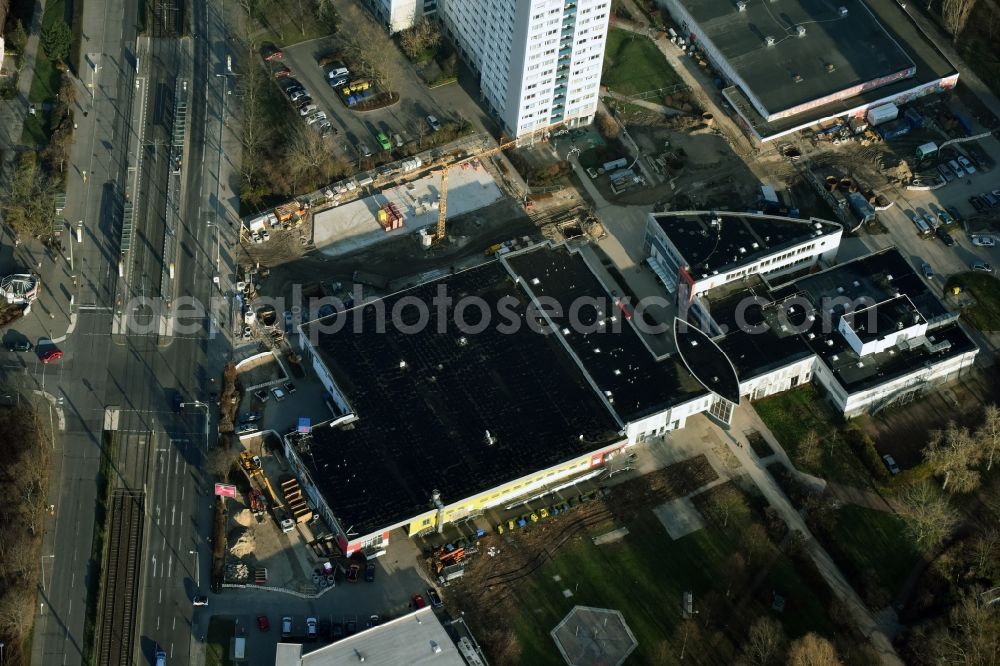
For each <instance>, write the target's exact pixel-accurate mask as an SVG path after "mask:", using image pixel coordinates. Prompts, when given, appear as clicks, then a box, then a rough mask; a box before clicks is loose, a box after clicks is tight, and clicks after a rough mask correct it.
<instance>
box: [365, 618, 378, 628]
mask: <svg viewBox="0 0 1000 666" xmlns="http://www.w3.org/2000/svg"><path fill="white" fill-rule="evenodd" d="M381 623H382V618H380V617H379V616H378V615H370V616H368V622H366V623H365V624H367V625H368V628H369V629H371V628H372V627H377V626H378V625H380V624H381Z"/></svg>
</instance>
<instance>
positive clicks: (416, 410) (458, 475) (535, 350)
mask: <svg viewBox="0 0 1000 666" xmlns="http://www.w3.org/2000/svg"><path fill="white" fill-rule="evenodd" d="M439 284H444V285H445V286H446V287H447V289H448V295H449V296H450V297H452V298H454V299H455V301H456V302H457V301H458V300H459V299H460V298H461V297H463V296H475V297H478V298H481V299H482V301H483V302H485V303H487V304H489V305H490V306H491V307H493V308H494V312H493V315H494V323H496V322H497V321H498V320H497V314H496V313H497V311H496V304H497V303H499V302H500V301H501V299H505V302H506V304H507V306H509V308H510V310H509V311H510V312H511V313H513V315H514V316H515V317H516V318H517V319H518V320H519V321H520V322H521V323H524V321H525V317H526V309H527V307H528V303H529V301H528V298H527V296H526V295H525V293H524V292H523V291H522V290H521V289H520V288H519V287H518V286H517V285H516V284H515V282H514V280H513V279H511V277H510V275H509V273H508V272H507V271H506V270H505V269H504V267H503V266H502V265H501V264H500V263H499V262H491V263H488V264H484V265H482V266H479V267H477V268H473V269H470V270H467V271H463V272H461V273H458V274H456V275H453V276H450V277H448V278H445V279H443V280H440V281H439V282H434V283H428V284H424V285H421V286H418V287H415V288H413V289H410V290H407V291H405V292H401V293H399V294H395V295H393V296H390V297H387V298H385V299H383V300H382V301H381V304H383V305H384V306H385V308H386V311H387V312H391V311H392V308H393V306H394V305H395V304H396V303H397V302H398V301H399V300H400V299H401V298H403V297H411V298H416V299H417V300H419V301H422V302H425V303H428V304H430V303H431V302H432V299H433V298H434V296H435V294H436V293H437V291H436V290H437V287H438V285H439ZM376 307H377V303H376V304H374V305H366V306H364V307H363V308H357V309H355V310H354V311H353V312H354V313H357V314H359V315H360V318H361V319H360V321H361V322H362V324H363V327H364V328H363V331H365V332H364V333H361V334H357V333H354V332H353V330H356V329H354V327H353V323H352V324H350V325H347V326H344V327H343V328H342V329H341V330H340V331H338V332H336V333H325V334H319V335H318V340H317V344H316V349H317V351H318V354H319V356H320V358H321V360H322V361H323V363H324V364H325V365H326V367H327V368H328V369H329V371H330V373H331V374H332V376H333V379H334V381H335V382H336V384H337V386H338V387H339V388H340V389H341V390H342V392H343V393H344V395H345V397H346V399H347V400H348V401H349V402H350V404H351V407H352V408H353V410H354V412H355V413H356V415H357V417H358V419H357V420H356V421H354V422H353V423H351V424H349V425H348V426H347V427H320V428H316V429H314V431H313V444H312V446H311V447H310V451H311V453H310V454H306V455H302V456H301V458H302V462H303V463H304V464H305V465H307V466H308V468H309V472H310V475H311V476H312V478H313V480H314V481H315V482H316V484H317V485H318V487H319V490H320V491H321V492H322V493H323V494H324V496H325V497H326V498H327V501H328V503H329V505H330V507H331V509H332V510H333V512H334V514H335V515H336V516H337V517H338V519H339V520H341V521H342V522H343V526H344V528H345V529H352V530H353V533H356V534H358V535H364V534H368V533H371V532H372V531H375V530H378V529H382V528H385V527H387V526H389V525H393V524H397V523H399V522H402V521H405V520H408V519H410V518H412V517H413V516H414V515H417V514H419V513H421V512H423V511H425V510H427V509H428V508H430V507H431V503H430V502H431V493H432V491H433V490H435V489H437V490H440V491H441V495H442V500H443V501H444V502H445V503H449V502H454V501H457V500H460V499H463V498H466V497H469V496H471V495H473V494H475V493H478V492H481V491H484V490H488V489H490V488H493V487H496V486H498V485H501V484H503V483H506V482H509V481H511V480H514V479H517V478H520V477H522V476H524V475H525V474H528V473H529V472H533V471H536V470H540V469H544V468H546V467H550V466H553V465H556V464H558V463H561V462H565V461H567V460H570V459H572V458H574V457H577V456H580V455H584V454H586V453H588V452H590V451H594V450H596V449H598V448H601V447H602V446H603V445H605V444H609V443H613V442H615V441H618V440H619V439H621V435H620V434H619V432H620V426H619V424H618V422H617V421H616V419H615V418H614V416H613V415H612V413H611V412H610V410H609V409H608V407H607V406H606V405H605V404H604V402H603V401H602V400H600V399H599V398H598V395H597V393H596V392H595V391H594V390H593V388H592V387H591V386H590V385H589V384H588V382H587V380H586V379H585V377H584V374H583V373H582V372H581V371H580V369H579V368H578V366H577V365H576V364H575V363H574V361H573V360H572V359H571V357H570V356H569V355H568V354H566V353H565V351H564V349H563V348H562V347H561V345H560V343H559V342H558V340H556V339H555V337H554V336H552V335H543V334H539V333H536V332H533V331H532V330H530V329H529V327H528V326H523V325H522V326H519V327H517V330H516V331H514V332H509V333H503V332H501V331H500V330H499V329H498V327H497V326H496V325H490V326H487V327H486V328H485V330H483V331H482V332H479V333H471V332H468V333H463V332H462V331H461V330H459V329H458V327H457V326H455V325H448V326H446V327H445V328H444V329H443V330H441V331H439V330H438V329H437V327H436V325H435V324H434V317H435V316H434V315H432V318H431V324H430V325H429V326H428V327H426V328H425V329H423V330H422V331H420V332H415V333H404V332H402V331H400V330H398V328H397V327H395V326H392V325H389V326H388V327H387V328H386V332H384V333H377V332H374V331H375V328H376ZM453 307H454V306H453V305H452V306H449V307H448V308H447V309H446V313H447V317H446V320H447V321H448V322H453V321H454V319H453V316H452V315H453V312H454V309H453ZM433 312H435V311H434V310H432V313H433ZM470 312H471V313H473V314H468V315H467V317H466V320H467V321H469V322H470V323H475V322H476V319H477V318H476V316H474V313H475V312H476V310H475V309H472V310H470ZM403 313H404V314H406V313H409V314H406V317H407V319H408V323H410V324H412V323H414V322H415V321H416V319H415V318H416V317H417V313H416V309H415V308H407V309H406V310H403ZM310 326H311V325H306V326H305V327H304V329H305V332H306V334H307V335H308V334H309V332H310V331H309V329H310ZM487 431H489V433H490V437H489V438H487V434H486V433H487ZM488 440H489V441H488Z"/></svg>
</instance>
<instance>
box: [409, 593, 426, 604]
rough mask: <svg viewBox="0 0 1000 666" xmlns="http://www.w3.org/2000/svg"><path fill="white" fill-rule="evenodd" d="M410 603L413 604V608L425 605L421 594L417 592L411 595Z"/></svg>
mask: <svg viewBox="0 0 1000 666" xmlns="http://www.w3.org/2000/svg"><path fill="white" fill-rule="evenodd" d="M410 603H411V604H413V606H414V607H415V608H423V607H424V606H426V605H427V602H426V601H424V598H423V596H422V595H421V594H420V593H419V592H415V593H414V594H413V596H412V597H410Z"/></svg>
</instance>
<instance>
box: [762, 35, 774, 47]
mask: <svg viewBox="0 0 1000 666" xmlns="http://www.w3.org/2000/svg"><path fill="white" fill-rule="evenodd" d="M764 43H766V44H767V45H768V46H774V36H773V35H768V36H767V37H765V38H764Z"/></svg>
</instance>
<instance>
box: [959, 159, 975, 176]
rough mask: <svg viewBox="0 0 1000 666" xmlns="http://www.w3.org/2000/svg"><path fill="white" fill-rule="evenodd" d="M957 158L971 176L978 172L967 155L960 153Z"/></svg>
mask: <svg viewBox="0 0 1000 666" xmlns="http://www.w3.org/2000/svg"><path fill="white" fill-rule="evenodd" d="M955 159H957V160H958V163H959V164H961V165H962V168H963V169H965V172H966V173H968V174H969V175H970V176H971V175H972V174H974V173H976V167H974V166H972V162H970V161H969V159H968V158H967V157H966V156H965V155H959V156H958V157H956V158H955Z"/></svg>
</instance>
